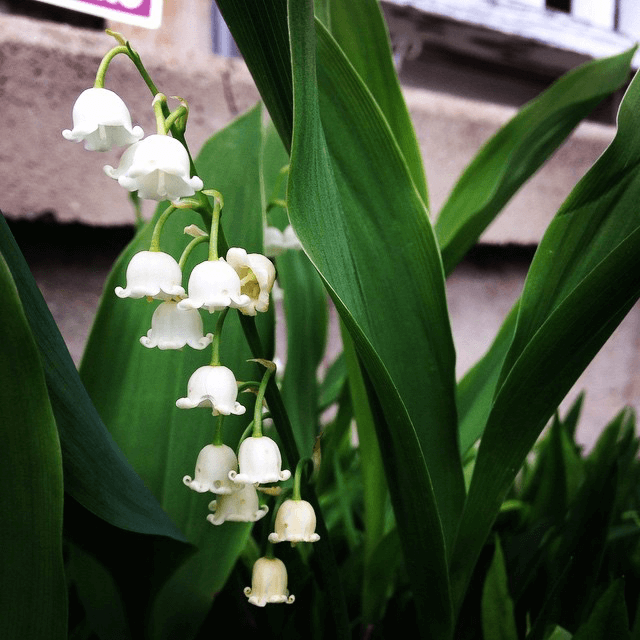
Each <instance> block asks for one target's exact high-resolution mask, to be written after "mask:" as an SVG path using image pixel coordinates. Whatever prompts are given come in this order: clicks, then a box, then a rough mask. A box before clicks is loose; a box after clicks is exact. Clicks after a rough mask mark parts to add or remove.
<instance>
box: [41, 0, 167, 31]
mask: <svg viewBox="0 0 640 640" xmlns="http://www.w3.org/2000/svg"><path fill="white" fill-rule="evenodd" d="M39 1H40V2H45V3H46V4H54V5H56V7H64V8H65V9H73V11H80V12H81V13H88V14H90V15H92V16H99V17H100V18H106V19H108V20H115V21H116V22H124V23H126V24H134V25H136V26H138V27H147V29H157V28H158V27H159V26H160V23H161V21H162V0H39Z"/></svg>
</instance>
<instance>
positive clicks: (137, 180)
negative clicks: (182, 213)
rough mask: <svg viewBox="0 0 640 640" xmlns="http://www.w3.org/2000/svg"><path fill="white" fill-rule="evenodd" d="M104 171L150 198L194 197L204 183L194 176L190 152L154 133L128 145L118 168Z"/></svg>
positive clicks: (106, 167) (165, 137)
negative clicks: (190, 162)
mask: <svg viewBox="0 0 640 640" xmlns="http://www.w3.org/2000/svg"><path fill="white" fill-rule="evenodd" d="M104 170H105V173H106V174H107V175H108V176H109V177H110V178H114V179H115V180H117V181H118V183H119V184H120V185H121V186H122V187H124V188H125V189H127V190H128V191H138V195H139V196H140V197H141V198H145V199H149V200H177V199H178V198H183V197H187V196H192V195H193V194H194V193H195V192H196V191H200V189H202V187H203V186H204V185H203V183H202V180H201V179H200V178H199V177H198V176H193V177H191V167H190V164H189V154H188V153H187V150H186V149H185V148H184V146H183V145H182V143H181V142H180V141H179V140H176V139H175V138H172V137H171V136H163V135H158V134H154V135H152V136H149V137H147V138H145V139H144V140H141V141H140V142H136V144H134V145H132V146H131V147H129V148H128V149H127V150H126V151H125V152H124V154H123V155H122V158H121V159H120V164H119V165H118V168H117V169H114V168H113V167H111V166H109V165H107V166H105V168H104Z"/></svg>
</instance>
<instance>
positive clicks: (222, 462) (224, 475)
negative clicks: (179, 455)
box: [182, 444, 238, 494]
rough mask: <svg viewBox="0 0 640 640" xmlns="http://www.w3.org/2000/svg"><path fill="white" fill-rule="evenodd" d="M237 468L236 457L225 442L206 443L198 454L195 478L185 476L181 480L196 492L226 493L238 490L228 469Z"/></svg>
mask: <svg viewBox="0 0 640 640" xmlns="http://www.w3.org/2000/svg"><path fill="white" fill-rule="evenodd" d="M237 468H238V459H237V458H236V454H235V452H234V450H233V449H232V448H231V447H228V446H227V445H226V444H220V445H214V444H208V445H207V446H206V447H205V448H204V449H202V451H200V453H199V454H198V459H197V460H196V472H195V478H193V479H192V478H191V476H185V477H184V478H183V479H182V481H183V482H184V483H185V484H186V485H187V487H189V488H190V489H193V490H194V491H197V492H198V493H205V492H206V491H211V493H218V494H228V493H232V492H234V491H238V485H237V484H234V483H233V482H231V480H230V479H229V471H234V470H236V469H237Z"/></svg>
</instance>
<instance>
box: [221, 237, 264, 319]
mask: <svg viewBox="0 0 640 640" xmlns="http://www.w3.org/2000/svg"><path fill="white" fill-rule="evenodd" d="M227 262H228V263H229V264H230V265H231V266H232V267H233V268H234V269H235V271H236V273H237V274H238V277H239V278H240V282H241V283H242V288H241V292H242V293H243V294H245V295H247V296H248V297H249V302H248V303H247V304H245V305H243V306H242V307H240V311H241V312H242V313H244V314H245V315H248V316H255V315H256V314H257V312H258V311H261V312H262V311H266V310H267V309H268V308H269V294H270V293H271V289H272V287H273V284H274V282H275V280H276V268H275V267H274V266H273V262H271V260H269V258H267V257H266V256H263V255H260V254H259V253H247V252H246V251H245V250H244V249H241V248H239V247H231V248H230V249H229V251H227Z"/></svg>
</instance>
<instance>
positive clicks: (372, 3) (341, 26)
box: [328, 0, 429, 207]
mask: <svg viewBox="0 0 640 640" xmlns="http://www.w3.org/2000/svg"><path fill="white" fill-rule="evenodd" d="M329 9H330V23H329V24H330V27H328V29H329V31H330V32H331V35H332V36H333V37H334V38H335V39H336V42H337V43H338V44H339V45H340V48H341V49H342V51H343V52H344V54H345V55H346V56H347V58H348V59H349V62H351V64H352V65H353V67H354V69H355V70H356V71H357V72H358V74H359V75H360V77H361V78H362V80H363V82H364V83H365V85H366V86H367V89H369V91H371V94H372V96H373V98H374V99H375V101H376V102H377V103H378V106H379V107H380V110H381V111H382V113H383V115H384V117H385V119H386V120H387V123H388V124H389V128H390V129H391V131H392V133H393V135H394V136H395V139H396V141H397V143H398V146H399V147H400V150H401V151H402V155H403V156H404V159H405V161H406V163H407V167H408V168H409V172H410V173H411V178H412V179H413V182H414V184H415V185H416V189H417V190H418V192H419V193H420V197H421V198H422V200H423V201H424V203H425V206H427V207H428V206H429V198H428V193H427V180H426V176H425V172H424V166H423V164H422V156H421V154H420V147H419V146H418V141H417V140H416V135H415V132H414V130H413V124H412V123H411V118H410V116H409V110H408V109H407V105H406V104H405V101H404V97H403V95H402V90H401V89H400V82H399V80H398V75H397V73H396V70H395V67H394V65H393V55H392V52H391V43H390V40H389V33H388V31H387V25H386V22H385V20H384V16H383V15H382V11H381V9H380V3H379V2H378V0H348V2H330V3H329Z"/></svg>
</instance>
